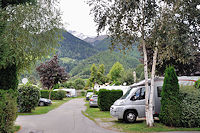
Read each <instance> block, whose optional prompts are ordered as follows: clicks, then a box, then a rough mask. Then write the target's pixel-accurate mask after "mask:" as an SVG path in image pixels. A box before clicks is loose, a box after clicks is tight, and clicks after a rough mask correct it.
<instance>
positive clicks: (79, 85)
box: [74, 78, 85, 90]
mask: <svg viewBox="0 0 200 133" xmlns="http://www.w3.org/2000/svg"><path fill="white" fill-rule="evenodd" d="M84 87H85V81H84V80H83V79H81V78H78V79H76V80H75V81H74V88H75V89H76V90H81V89H83V88H84Z"/></svg>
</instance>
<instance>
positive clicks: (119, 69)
mask: <svg viewBox="0 0 200 133" xmlns="http://www.w3.org/2000/svg"><path fill="white" fill-rule="evenodd" d="M123 72H124V67H123V65H122V64H120V63H119V62H116V63H115V64H114V65H113V66H112V68H111V69H110V72H109V74H108V76H109V77H110V79H111V81H113V82H114V83H115V84H116V85H119V84H121V83H120V82H119V79H120V78H121V76H122V73H123Z"/></svg>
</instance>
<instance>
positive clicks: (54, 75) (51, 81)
mask: <svg viewBox="0 0 200 133" xmlns="http://www.w3.org/2000/svg"><path fill="white" fill-rule="evenodd" d="M36 70H37V72H38V74H39V75H40V81H41V83H42V85H43V87H45V88H48V90H50V91H49V99H50V98H51V91H52V89H53V86H54V85H56V84H58V83H62V82H65V81H67V80H68V78H69V76H68V74H67V73H66V72H65V69H64V68H62V67H60V66H59V64H58V57H57V56H54V58H53V59H51V60H50V61H47V62H45V63H42V64H41V65H40V66H38V67H37V68H36Z"/></svg>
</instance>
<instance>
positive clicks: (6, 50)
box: [0, 0, 62, 72]
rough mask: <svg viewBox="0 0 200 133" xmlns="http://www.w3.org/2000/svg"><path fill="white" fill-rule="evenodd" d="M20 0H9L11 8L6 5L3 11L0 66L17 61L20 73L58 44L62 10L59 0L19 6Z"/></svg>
mask: <svg viewBox="0 0 200 133" xmlns="http://www.w3.org/2000/svg"><path fill="white" fill-rule="evenodd" d="M3 1H5V0H3ZM23 1H25V0H23ZM26 1H28V2H29V1H32V0H26ZM7 2H8V1H7ZM15 2H16V3H15ZM20 2H22V1H20ZM20 2H19V1H17V0H12V1H10V2H8V4H11V5H10V6H9V8H4V10H1V13H0V14H1V15H0V20H1V21H3V22H5V25H4V30H3V32H2V33H1V35H0V40H1V50H0V51H1V52H0V53H1V56H0V69H2V68H5V67H7V66H11V65H12V64H14V65H16V66H17V69H18V70H19V72H20V71H24V70H25V69H26V68H30V66H31V64H32V63H34V62H35V61H36V60H38V59H42V58H43V57H46V56H47V55H49V53H51V52H53V51H54V48H55V47H57V46H58V45H59V44H58V41H60V38H61V34H60V32H59V31H60V30H59V28H60V26H62V24H61V17H60V12H59V11H58V10H57V8H55V5H56V3H57V2H56V1H54V0H42V1H37V2H36V3H34V4H29V3H26V4H19V5H16V4H18V3H20ZM22 3H23V2H22ZM24 18H26V19H24ZM7 20H10V21H7Z"/></svg>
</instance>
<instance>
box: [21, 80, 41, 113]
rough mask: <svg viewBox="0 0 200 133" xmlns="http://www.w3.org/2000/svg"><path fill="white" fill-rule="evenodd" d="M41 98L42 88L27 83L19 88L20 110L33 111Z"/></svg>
mask: <svg viewBox="0 0 200 133" xmlns="http://www.w3.org/2000/svg"><path fill="white" fill-rule="evenodd" d="M39 99H40V90H39V89H38V88H37V87H35V86H33V85H31V84H28V83H27V84H26V85H23V86H20V87H19V88H18V97H17V104H18V108H19V111H20V112H31V110H32V109H35V107H36V106H37V105H38V102H39Z"/></svg>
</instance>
